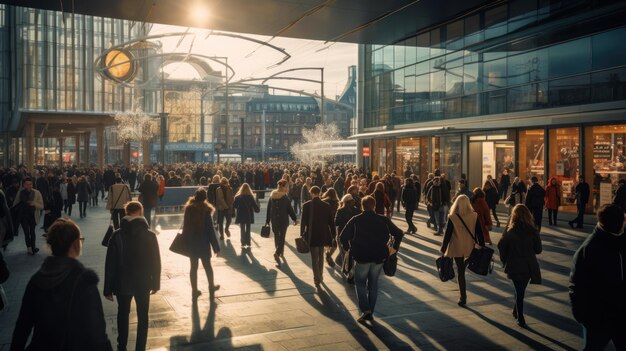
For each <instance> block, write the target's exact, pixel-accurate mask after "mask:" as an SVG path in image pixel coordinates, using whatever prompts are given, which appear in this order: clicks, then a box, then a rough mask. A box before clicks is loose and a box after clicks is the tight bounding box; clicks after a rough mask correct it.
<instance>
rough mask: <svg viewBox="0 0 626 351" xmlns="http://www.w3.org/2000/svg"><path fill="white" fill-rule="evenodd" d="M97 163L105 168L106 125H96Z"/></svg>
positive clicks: (101, 167)
mask: <svg viewBox="0 0 626 351" xmlns="http://www.w3.org/2000/svg"><path fill="white" fill-rule="evenodd" d="M96 149H97V151H96V164H97V165H98V168H99V169H101V170H104V126H101V125H99V126H96Z"/></svg>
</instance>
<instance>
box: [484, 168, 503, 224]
mask: <svg viewBox="0 0 626 351" xmlns="http://www.w3.org/2000/svg"><path fill="white" fill-rule="evenodd" d="M483 191H484V192H485V200H486V201H487V205H488V206H489V209H490V210H491V214H492V215H493V219H495V220H496V226H497V227H500V220H499V219H498V214H497V213H496V207H497V206H498V201H500V196H499V195H498V185H497V184H496V182H495V181H494V180H493V179H490V178H487V181H486V182H485V185H483Z"/></svg>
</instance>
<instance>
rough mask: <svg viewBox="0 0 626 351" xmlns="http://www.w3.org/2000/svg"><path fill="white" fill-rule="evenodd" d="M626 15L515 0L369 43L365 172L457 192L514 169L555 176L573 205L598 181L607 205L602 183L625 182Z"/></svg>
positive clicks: (362, 110)
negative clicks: (580, 186)
mask: <svg viewBox="0 0 626 351" xmlns="http://www.w3.org/2000/svg"><path fill="white" fill-rule="evenodd" d="M625 13H626V4H624V2H619V1H583V0H578V1H544V0H533V1H528V0H513V1H507V2H499V3H495V4H493V5H489V4H485V5H484V6H483V7H481V8H480V9H477V10H473V11H471V12H468V13H463V14H458V16H457V17H455V18H451V19H450V20H448V21H446V22H444V23H441V24H440V25H437V26H434V27H430V28H425V29H423V30H422V31H420V32H417V33H415V34H414V35H411V36H409V37H406V38H397V42H395V43H393V44H391V45H361V47H360V51H359V66H360V69H359V72H360V74H361V77H360V79H359V83H360V86H359V88H360V93H359V97H360V100H359V116H360V118H361V121H360V123H359V135H360V137H359V139H360V143H361V145H362V146H363V147H370V148H371V157H367V158H362V159H361V160H362V162H363V163H364V165H365V167H369V168H371V170H372V171H373V172H374V173H386V172H391V171H394V170H395V171H396V172H398V173H399V174H404V173H405V172H406V170H407V169H408V168H410V169H411V172H413V173H416V174H418V175H420V176H421V177H425V176H426V175H427V174H428V172H429V171H432V170H434V169H440V170H441V171H442V172H445V173H447V175H448V177H449V178H452V180H453V181H455V182H456V181H458V180H459V179H460V176H461V174H462V173H465V174H466V175H467V176H468V179H469V181H470V185H471V186H481V185H482V184H483V183H484V181H485V180H486V176H487V175H493V176H494V177H498V176H499V175H500V174H501V173H502V172H504V171H505V170H506V172H508V173H511V175H512V177H511V179H513V178H514V177H515V176H519V177H520V178H521V179H524V180H527V179H529V178H530V177H532V176H537V177H539V178H540V181H541V182H545V181H547V179H548V178H549V177H551V176H554V177H557V178H558V179H559V181H561V183H562V184H563V188H564V197H565V199H564V200H565V201H564V202H563V203H564V204H565V205H568V204H570V205H573V198H572V196H573V194H572V193H571V191H569V190H568V191H566V190H567V189H570V188H571V187H573V186H575V183H576V181H577V180H576V179H577V176H578V175H583V174H584V175H587V179H588V181H589V182H590V184H591V180H592V179H595V180H596V185H595V187H594V188H595V189H594V191H595V194H596V195H598V197H599V194H600V193H601V190H600V183H601V182H605V183H610V184H611V186H610V187H608V188H607V189H609V190H606V191H610V190H614V189H615V186H616V182H617V180H618V179H621V178H626V168H624V162H623V161H622V159H623V158H624V156H623V154H624V152H626V150H625V149H624V140H623V138H624V134H623V133H622V131H623V128H624V125H623V124H622V123H623V122H624V120H626V104H625V103H624V102H625V101H626V51H624V50H622V47H623V46H624V44H626V22H625V21H624V20H623V18H624V14H625ZM601 150H602V152H601ZM416 152H419V154H420V155H423V158H422V159H415V157H414V155H415V153H416ZM402 155H406V156H402ZM566 188H567V189H566ZM570 190H571V189H570ZM596 202H597V204H599V203H600V202H601V201H600V200H598V201H596ZM597 204H596V205H597Z"/></svg>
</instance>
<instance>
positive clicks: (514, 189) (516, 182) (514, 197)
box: [508, 177, 526, 216]
mask: <svg viewBox="0 0 626 351" xmlns="http://www.w3.org/2000/svg"><path fill="white" fill-rule="evenodd" d="M525 195H526V184H525V183H524V181H522V180H520V179H519V177H515V179H513V184H511V195H510V196H509V203H508V205H509V216H511V210H513V207H514V206H515V205H517V204H523V203H524V196H525Z"/></svg>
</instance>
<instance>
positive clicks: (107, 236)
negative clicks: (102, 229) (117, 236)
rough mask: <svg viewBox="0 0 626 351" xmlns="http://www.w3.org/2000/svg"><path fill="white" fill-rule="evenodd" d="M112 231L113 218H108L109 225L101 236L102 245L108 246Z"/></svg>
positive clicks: (113, 229)
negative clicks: (102, 236)
mask: <svg viewBox="0 0 626 351" xmlns="http://www.w3.org/2000/svg"><path fill="white" fill-rule="evenodd" d="M114 231H115V228H113V220H110V221H109V227H108V228H107V231H106V233H104V238H102V246H104V247H108V246H109V241H110V240H111V235H113V232H114Z"/></svg>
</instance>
